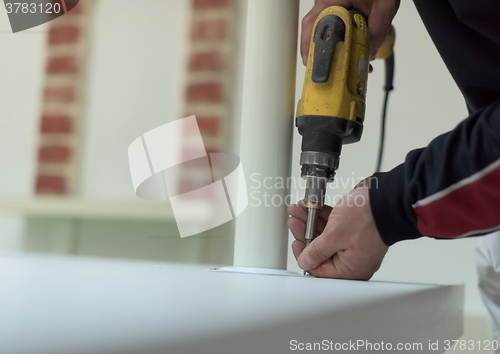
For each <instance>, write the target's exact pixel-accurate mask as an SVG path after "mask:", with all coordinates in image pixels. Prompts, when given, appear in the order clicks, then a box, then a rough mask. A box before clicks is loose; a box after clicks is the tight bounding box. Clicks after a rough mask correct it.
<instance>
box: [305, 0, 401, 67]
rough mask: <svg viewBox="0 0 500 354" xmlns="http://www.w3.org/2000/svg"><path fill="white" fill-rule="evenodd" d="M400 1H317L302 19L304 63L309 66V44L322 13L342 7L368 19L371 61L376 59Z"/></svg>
mask: <svg viewBox="0 0 500 354" xmlns="http://www.w3.org/2000/svg"><path fill="white" fill-rule="evenodd" d="M399 3H400V0H315V4H314V6H313V8H312V9H311V11H309V13H308V14H307V15H305V16H304V18H303V19H302V34H301V37H300V54H301V55H302V62H303V63H304V65H306V64H307V55H308V53H309V42H310V40H311V33H312V29H313V25H314V22H315V21H316V18H317V17H318V15H319V14H320V12H321V11H323V10H324V9H326V8H327V7H329V6H334V5H337V6H342V7H345V8H346V9H348V10H350V9H355V10H358V11H361V12H362V13H363V14H364V15H365V16H366V17H367V18H368V30H369V31H370V38H371V59H374V58H375V55H376V54H377V51H378V49H379V48H380V46H381V45H382V43H383V42H384V40H385V37H386V36H387V33H388V32H389V29H390V27H391V22H392V19H393V18H394V16H395V15H396V12H397V11H398V8H399Z"/></svg>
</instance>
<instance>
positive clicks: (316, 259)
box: [298, 223, 343, 271]
mask: <svg viewBox="0 0 500 354" xmlns="http://www.w3.org/2000/svg"><path fill="white" fill-rule="evenodd" d="M334 228H335V225H334V223H329V224H327V225H326V227H325V229H324V231H323V233H322V234H321V235H319V236H318V237H316V238H315V239H314V241H313V242H311V243H310V244H309V246H307V247H306V248H305V249H304V251H303V252H302V254H301V255H300V257H299V259H298V264H299V267H300V268H302V269H304V270H307V271H308V270H310V269H314V268H316V267H318V266H319V265H320V264H322V263H323V262H324V261H326V260H327V259H329V258H331V257H332V256H333V255H334V254H335V253H337V252H338V251H340V250H342V248H343V245H341V244H340V243H339V242H337V240H338V238H335V237H332V235H334V234H335V230H334Z"/></svg>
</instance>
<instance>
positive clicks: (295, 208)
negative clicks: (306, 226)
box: [287, 202, 307, 222]
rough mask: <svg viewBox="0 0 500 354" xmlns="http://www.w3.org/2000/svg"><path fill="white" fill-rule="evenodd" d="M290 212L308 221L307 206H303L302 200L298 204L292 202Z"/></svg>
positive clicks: (293, 215)
mask: <svg viewBox="0 0 500 354" xmlns="http://www.w3.org/2000/svg"><path fill="white" fill-rule="evenodd" d="M287 211H288V214H290V215H291V216H292V217H294V218H297V219H299V220H302V221H303V222H306V220H307V209H306V207H303V206H301V204H300V202H299V203H297V204H292V205H290V206H289V207H288V209H287Z"/></svg>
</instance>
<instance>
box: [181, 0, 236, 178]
mask: <svg viewBox="0 0 500 354" xmlns="http://www.w3.org/2000/svg"><path fill="white" fill-rule="evenodd" d="M234 11H235V10H234V3H233V0H192V17H191V36H190V37H191V41H190V47H189V60H188V63H187V70H188V72H187V76H186V77H187V82H186V102H185V114H184V117H187V116H190V115H196V118H197V122H198V126H199V128H200V131H201V134H202V137H203V141H204V143H205V149H206V151H207V153H212V152H226V151H227V147H228V134H229V131H228V130H229V129H228V126H229V124H228V120H229V117H228V113H229V109H230V101H231V92H230V91H231V89H230V81H229V79H230V76H231V71H232V67H231V63H232V60H231V49H232V48H231V47H232V42H233V32H234V31H233V25H234V23H233V19H234ZM184 148H185V149H186V150H189V146H186V147H184ZM188 169H190V170H189V171H184V173H183V174H182V180H181V181H180V184H181V186H186V185H190V184H196V182H195V181H193V180H194V179H196V178H197V177H199V176H200V175H201V173H200V171H199V172H198V173H197V171H196V168H195V167H194V166H191V167H188Z"/></svg>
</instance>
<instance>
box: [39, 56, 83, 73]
mask: <svg viewBox="0 0 500 354" xmlns="http://www.w3.org/2000/svg"><path fill="white" fill-rule="evenodd" d="M77 70H78V67H77V64H76V58H75V57H73V56H60V57H53V58H50V59H49V62H48V64H47V72H48V73H49V74H71V73H75V72H76V71H77Z"/></svg>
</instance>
